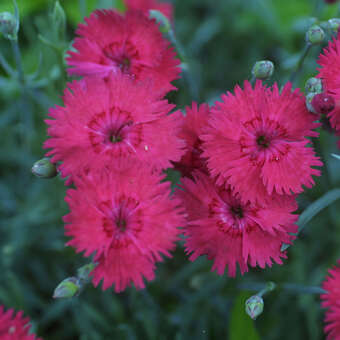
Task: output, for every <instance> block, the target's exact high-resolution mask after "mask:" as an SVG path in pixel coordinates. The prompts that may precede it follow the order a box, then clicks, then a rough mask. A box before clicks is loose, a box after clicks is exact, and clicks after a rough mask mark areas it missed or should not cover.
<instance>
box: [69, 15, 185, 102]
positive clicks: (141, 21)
mask: <svg viewBox="0 0 340 340" xmlns="http://www.w3.org/2000/svg"><path fill="white" fill-rule="evenodd" d="M85 21H86V23H87V25H85V24H79V26H78V29H77V31H76V33H77V34H78V35H79V37H78V38H76V39H75V42H74V44H73V47H74V48H75V49H76V50H77V52H72V51H70V52H69V57H68V58H67V62H68V65H70V66H72V68H69V69H68V73H69V74H70V75H73V74H76V75H82V76H93V75H99V76H101V77H106V76H108V75H109V74H110V73H111V72H113V73H116V72H117V71H121V72H123V73H125V74H128V75H129V76H130V77H131V78H133V79H137V80H144V79H151V80H152V82H153V84H154V91H157V92H158V93H159V94H160V95H164V94H165V93H167V92H168V91H170V90H174V89H176V88H175V87H174V86H173V85H172V84H171V83H170V82H171V81H173V80H175V79H178V78H179V73H180V68H179V64H180V61H179V59H176V58H175V52H174V50H173V49H172V48H170V47H169V45H170V43H169V42H168V41H167V40H166V39H165V38H164V37H163V36H162V34H161V32H160V31H159V27H158V24H156V22H155V21H154V20H151V19H148V18H147V17H146V16H144V15H143V14H142V12H139V11H128V12H127V13H126V14H125V16H123V15H120V14H119V13H117V12H115V11H113V10H96V11H95V12H93V13H92V14H91V15H90V17H89V18H85Z"/></svg>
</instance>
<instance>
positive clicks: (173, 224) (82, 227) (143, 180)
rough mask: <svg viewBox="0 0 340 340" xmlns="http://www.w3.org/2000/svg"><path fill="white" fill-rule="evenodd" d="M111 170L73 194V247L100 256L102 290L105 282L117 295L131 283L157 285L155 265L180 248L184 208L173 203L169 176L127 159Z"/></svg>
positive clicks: (97, 274) (80, 181)
mask: <svg viewBox="0 0 340 340" xmlns="http://www.w3.org/2000/svg"><path fill="white" fill-rule="evenodd" d="M105 170H106V171H101V172H98V173H93V174H90V175H88V176H81V177H78V178H76V179H75V184H76V187H77V189H69V190H68V191H67V196H66V199H65V200H66V202H67V203H68V205H69V208H70V213H69V214H68V215H66V216H65V217H64V221H65V222H66V223H67V224H66V226H65V229H66V235H68V236H71V237H72V240H71V241H69V242H68V243H67V244H68V245H70V246H73V247H74V248H76V250H77V252H82V251H84V252H85V253H84V255H85V256H90V255H91V254H95V257H94V261H95V262H98V265H97V266H96V268H95V269H94V271H93V283H94V284H95V285H96V286H97V285H98V284H99V283H100V281H101V280H103V289H107V288H109V287H111V286H112V285H114V286H115V291H116V292H120V291H122V290H124V289H125V287H126V286H129V285H130V284H131V283H134V285H135V286H136V287H137V288H143V287H144V280H143V277H144V278H146V279H147V280H152V279H153V278H154V276H155V274H154V271H155V262H158V261H162V255H165V256H170V251H171V250H173V249H174V248H175V241H176V240H177V237H178V233H179V230H178V229H177V228H178V227H180V226H182V225H183V224H184V217H183V208H181V207H180V201H179V200H178V199H170V197H169V196H170V192H171V190H170V183H169V182H164V183H160V181H161V180H162V179H163V178H164V176H161V175H159V174H158V173H156V172H154V173H151V171H150V168H149V167H146V166H145V165H143V164H142V163H139V162H137V161H135V162H132V160H125V159H123V160H120V161H119V160H118V161H117V163H116V166H115V167H113V166H111V167H108V168H106V169H105Z"/></svg>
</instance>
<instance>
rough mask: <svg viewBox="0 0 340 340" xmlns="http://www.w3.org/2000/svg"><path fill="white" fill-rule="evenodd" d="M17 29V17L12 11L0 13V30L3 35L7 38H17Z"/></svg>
mask: <svg viewBox="0 0 340 340" xmlns="http://www.w3.org/2000/svg"><path fill="white" fill-rule="evenodd" d="M18 31H19V21H18V19H17V18H16V17H15V16H14V15H13V14H12V13H9V12H2V13H0V32H1V33H2V34H3V35H4V37H5V38H6V39H9V40H17V38H18Z"/></svg>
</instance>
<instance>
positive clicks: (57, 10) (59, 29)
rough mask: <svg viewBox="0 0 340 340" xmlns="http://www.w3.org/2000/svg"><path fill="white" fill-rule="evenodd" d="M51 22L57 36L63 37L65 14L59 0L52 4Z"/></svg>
mask: <svg viewBox="0 0 340 340" xmlns="http://www.w3.org/2000/svg"><path fill="white" fill-rule="evenodd" d="M52 22H53V25H54V29H55V31H56V33H57V35H58V37H59V38H61V39H63V38H64V37H65V32H66V15H65V12H64V10H63V8H62V7H61V5H60V3H59V1H56V3H55V5H54V9H53V13H52Z"/></svg>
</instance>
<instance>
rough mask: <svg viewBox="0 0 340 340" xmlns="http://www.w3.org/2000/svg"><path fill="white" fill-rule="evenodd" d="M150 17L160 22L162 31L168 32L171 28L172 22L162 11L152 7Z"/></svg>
mask: <svg viewBox="0 0 340 340" xmlns="http://www.w3.org/2000/svg"><path fill="white" fill-rule="evenodd" d="M149 18H150V19H155V20H156V22H157V24H159V29H160V31H161V32H163V33H168V32H169V31H170V30H171V24H170V21H169V19H168V18H167V17H166V16H165V15H164V14H163V13H161V12H160V11H157V10H155V9H150V10H149Z"/></svg>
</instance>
